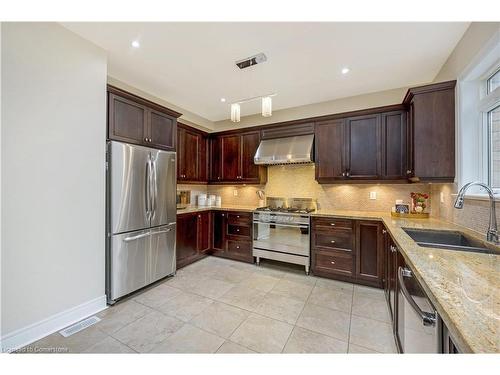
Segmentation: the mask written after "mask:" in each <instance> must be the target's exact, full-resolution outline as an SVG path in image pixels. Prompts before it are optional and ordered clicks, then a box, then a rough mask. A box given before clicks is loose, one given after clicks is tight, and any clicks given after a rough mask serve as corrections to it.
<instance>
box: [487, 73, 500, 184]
mask: <svg viewBox="0 0 500 375" xmlns="http://www.w3.org/2000/svg"><path fill="white" fill-rule="evenodd" d="M497 74H498V73H497ZM486 118H487V122H488V124H487V126H488V129H489V131H488V133H489V145H490V147H489V149H490V152H489V170H490V176H489V185H490V186H491V187H492V188H494V189H500V105H498V106H497V107H495V108H493V109H492V110H491V111H489V112H488V113H487V116H486Z"/></svg>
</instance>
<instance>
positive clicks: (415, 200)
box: [410, 192, 429, 214]
mask: <svg viewBox="0 0 500 375" xmlns="http://www.w3.org/2000/svg"><path fill="white" fill-rule="evenodd" d="M410 197H411V211H412V212H414V213H418V214H422V213H424V212H425V208H426V207H427V199H429V194H426V193H414V192H412V193H411V194H410Z"/></svg>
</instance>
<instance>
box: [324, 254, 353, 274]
mask: <svg viewBox="0 0 500 375" xmlns="http://www.w3.org/2000/svg"><path fill="white" fill-rule="evenodd" d="M314 261H315V268H316V269H318V270H321V271H324V272H329V273H337V274H341V275H346V276H352V275H354V257H353V256H352V255H350V254H348V253H342V252H335V253H334V252H330V253H325V252H315V254H314Z"/></svg>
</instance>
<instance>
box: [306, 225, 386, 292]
mask: <svg viewBox="0 0 500 375" xmlns="http://www.w3.org/2000/svg"><path fill="white" fill-rule="evenodd" d="M311 221H312V230H311V269H312V272H313V273H314V274H315V275H318V276H323V277H329V278H332V279H338V280H342V281H348V282H354V283H358V284H364V285H369V286H374V287H378V288H382V286H383V283H382V280H383V272H384V267H383V255H384V254H383V237H382V223H380V222H378V221H368V220H350V219H339V218H329V217H313V218H312V220H311Z"/></svg>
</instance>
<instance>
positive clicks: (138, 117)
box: [108, 85, 181, 151]
mask: <svg viewBox="0 0 500 375" xmlns="http://www.w3.org/2000/svg"><path fill="white" fill-rule="evenodd" d="M179 116H181V114H180V113H178V112H175V111H172V110H170V109H168V108H165V107H162V106H160V105H158V104H155V103H153V102H150V101H148V100H146V99H143V98H140V97H138V96H136V95H134V94H131V93H129V92H126V91H124V90H121V89H118V88H116V87H113V86H109V85H108V139H111V140H115V141H120V142H127V143H133V144H137V145H142V146H147V147H154V148H160V149H163V150H167V151H175V146H176V132H177V130H176V129H177V118H178V117H179Z"/></svg>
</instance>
